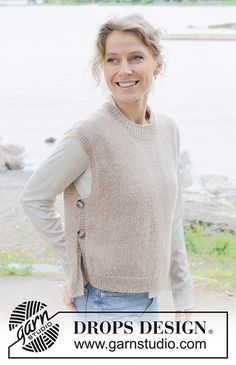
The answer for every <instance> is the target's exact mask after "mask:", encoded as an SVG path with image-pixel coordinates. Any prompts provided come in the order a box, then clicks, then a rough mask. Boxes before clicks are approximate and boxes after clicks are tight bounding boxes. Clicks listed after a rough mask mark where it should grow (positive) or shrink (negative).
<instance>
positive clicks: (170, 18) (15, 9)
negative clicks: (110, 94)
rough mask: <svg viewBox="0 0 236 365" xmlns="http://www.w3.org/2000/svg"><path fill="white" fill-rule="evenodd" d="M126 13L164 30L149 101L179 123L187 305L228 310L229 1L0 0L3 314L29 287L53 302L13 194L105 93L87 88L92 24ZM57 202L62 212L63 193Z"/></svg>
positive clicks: (46, 269)
mask: <svg viewBox="0 0 236 365" xmlns="http://www.w3.org/2000/svg"><path fill="white" fill-rule="evenodd" d="M134 12H135V13H140V14H142V15H143V16H144V17H145V18H146V19H147V20H149V21H150V22H151V23H152V24H153V25H154V26H155V27H156V28H161V29H162V30H163V38H162V45H163V47H164V49H165V54H166V58H167V65H166V69H165V72H164V74H163V75H161V76H158V78H157V80H156V82H155V88H154V89H153V91H152V92H151V94H150V98H149V104H150V105H151V106H152V107H153V108H154V109H155V110H156V111H160V112H163V113H166V114H168V115H170V116H171V117H172V118H174V119H175V121H176V122H177V124H178V126H179V129H180V135H181V151H182V154H181V156H182V169H183V199H184V228H185V239H186V246H187V249H188V256H189V261H190V266H191V272H192V274H193V279H194V283H195V285H196V287H197V288H198V296H197V310H198V309H204V308H205V309H208V310H212V309H213V310H217V309H218V310H232V311H233V308H234V310H235V306H236V209H235V207H236V168H235V166H236V142H235V141H236V72H235V67H236V66H235V65H236V1H235V0H232V1H226V0H225V1H201V2H200V1H161V2H160V1H151V0H142V1H138V0H137V1H130V0H126V1H116V0H112V1H108V0H107V1H103V2H102V1H96V2H89V1H75V0H70V1H60V0H56V1H55V0H48V1H46V0H45V1H43V0H34V1H33V0H31V1H30V0H28V1H27V0H14V1H11V0H0V53H1V55H0V138H1V140H0V171H1V172H0V199H1V205H0V244H1V250H0V284H2V287H1V288H2V290H3V292H4V290H5V293H6V295H4V298H5V301H4V303H5V304H4V303H2V305H4V308H3V315H5V316H6V317H8V312H9V310H11V309H12V306H14V305H16V304H18V303H20V300H21V299H22V300H23V299H28V297H32V295H33V299H34V300H35V299H37V298H38V299H39V300H40V301H41V300H43V301H44V300H45V303H51V305H52V306H53V309H55V308H54V307H55V306H56V305H57V306H58V309H59V307H60V308H61V305H62V303H61V302H60V296H61V286H62V282H63V281H62V276H61V269H60V266H59V265H58V261H57V260H56V259H55V256H54V254H53V248H52V245H50V242H45V241H44V240H43V239H42V238H41V237H40V236H39V234H38V232H37V231H36V230H35V229H34V227H33V226H32V225H31V224H30V222H29V220H28V218H27V217H26V216H25V215H24V213H23V212H22V208H21V206H20V204H19V195H20V193H21V191H22V189H23V186H24V185H25V183H26V181H27V179H28V178H29V176H30V175H31V174H32V172H33V171H34V170H35V169H36V168H37V166H38V165H39V164H40V163H41V162H42V161H43V160H44V159H45V158H46V156H47V155H48V154H49V153H50V151H51V150H52V148H54V146H55V144H56V142H57V141H58V140H59V139H60V138H61V136H62V134H63V133H64V131H65V130H67V129H69V128H70V127H72V126H73V125H74V124H75V123H76V122H78V121H80V120H82V119H83V118H85V117H86V116H87V115H88V113H90V112H91V111H92V110H95V109H96V108H97V107H99V106H100V105H101V103H103V101H104V98H105V97H106V95H107V90H106V86H105V84H104V82H103V83H102V85H101V86H100V87H99V88H98V89H96V88H95V87H94V82H93V80H92V77H91V71H90V65H89V62H90V59H91V56H92V53H93V47H94V40H95V35H96V31H97V29H98V26H99V25H100V24H101V23H102V22H104V21H105V20H106V19H107V18H108V17H109V16H110V15H120V14H128V13H134ZM56 208H57V209H58V212H59V213H60V214H61V216H62V217H63V206H62V197H61V196H59V198H58V200H57V202H56ZM23 276H24V277H25V278H23ZM45 276H46V279H45ZM54 279H57V280H59V281H58V282H57V283H58V286H55V281H54ZM60 280H61V281H60ZM39 288H40V291H39ZM1 292H2V291H1ZM52 293H53V295H52ZM54 294H55V295H54ZM55 298H58V300H59V301H55ZM205 298H207V301H206V300H205ZM163 303H164V304H163V307H162V308H164V309H168V308H170V307H169V306H168V304H166V303H168V301H164V302H163ZM235 313H236V310H235ZM0 317H1V316H0Z"/></svg>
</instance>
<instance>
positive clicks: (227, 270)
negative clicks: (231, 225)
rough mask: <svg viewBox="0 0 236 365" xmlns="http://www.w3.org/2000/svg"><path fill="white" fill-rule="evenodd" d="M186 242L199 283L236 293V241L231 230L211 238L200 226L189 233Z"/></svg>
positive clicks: (187, 230)
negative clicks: (235, 291)
mask: <svg viewBox="0 0 236 365" xmlns="http://www.w3.org/2000/svg"><path fill="white" fill-rule="evenodd" d="M185 242H186V246H187V251H188V257H189V262H190V267H191V272H192V274H193V277H194V279H195V281H196V282H197V283H199V284H203V285H205V286H210V287H217V288H222V289H227V290H236V237H235V236H234V235H233V234H232V233H230V232H229V231H227V230H223V232H220V233H217V234H215V235H213V236H210V237H209V234H208V233H207V226H204V225H201V224H199V223H198V222H196V224H194V225H193V226H191V227H190V228H187V229H185Z"/></svg>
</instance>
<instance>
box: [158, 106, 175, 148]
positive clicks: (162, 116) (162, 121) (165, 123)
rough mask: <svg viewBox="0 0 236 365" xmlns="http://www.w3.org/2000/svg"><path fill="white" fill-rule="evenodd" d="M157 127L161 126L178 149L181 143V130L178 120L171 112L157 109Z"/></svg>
mask: <svg viewBox="0 0 236 365" xmlns="http://www.w3.org/2000/svg"><path fill="white" fill-rule="evenodd" d="M155 119H156V123H157V127H158V126H159V127H160V128H161V130H162V131H163V133H165V135H166V136H167V137H168V138H171V139H172V141H173V142H174V144H175V145H176V147H177V149H179V145H180V131H179V126H178V124H177V122H176V120H175V119H174V118H173V117H172V116H170V115H169V114H166V113H163V112H156V111H155Z"/></svg>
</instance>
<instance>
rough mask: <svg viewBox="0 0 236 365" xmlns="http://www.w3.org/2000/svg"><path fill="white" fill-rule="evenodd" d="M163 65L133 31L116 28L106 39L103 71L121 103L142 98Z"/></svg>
mask: <svg viewBox="0 0 236 365" xmlns="http://www.w3.org/2000/svg"><path fill="white" fill-rule="evenodd" d="M159 68H160V64H159V63H158V62H157V60H156V59H155V58H154V57H153V56H152V54H151V52H150V51H149V49H148V47H147V46H146V45H145V44H143V42H142V41H141V40H140V39H139V38H138V37H137V36H136V35H134V34H133V33H131V32H119V31H113V32H112V33H111V34H110V35H109V36H108V37H107V40H106V52H105V57H104V60H103V73H104V77H105V80H106V83H107V86H108V88H109V89H110V90H111V92H112V94H113V96H114V98H115V99H118V100H119V101H120V102H125V103H127V102H128V103H129V102H134V101H137V100H138V99H141V100H143V97H144V96H147V95H148V93H149V91H150V89H151V86H152V82H153V76H154V73H157V72H158V71H159Z"/></svg>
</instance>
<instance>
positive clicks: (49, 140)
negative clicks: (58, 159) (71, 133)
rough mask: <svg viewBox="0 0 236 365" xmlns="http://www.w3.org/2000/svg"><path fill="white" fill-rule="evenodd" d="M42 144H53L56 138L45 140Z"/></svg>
mask: <svg viewBox="0 0 236 365" xmlns="http://www.w3.org/2000/svg"><path fill="white" fill-rule="evenodd" d="M44 142H46V143H54V142H56V138H54V137H49V138H46V139H45V141H44Z"/></svg>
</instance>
